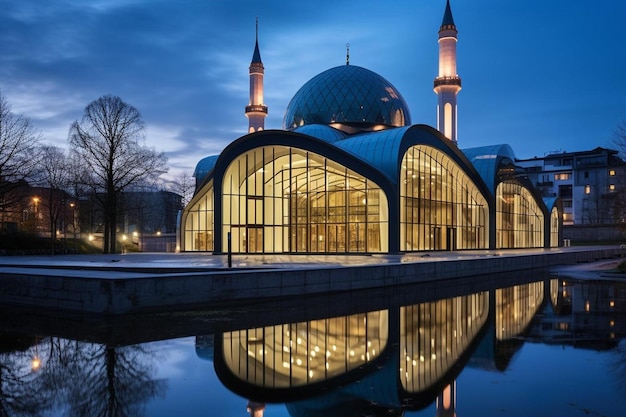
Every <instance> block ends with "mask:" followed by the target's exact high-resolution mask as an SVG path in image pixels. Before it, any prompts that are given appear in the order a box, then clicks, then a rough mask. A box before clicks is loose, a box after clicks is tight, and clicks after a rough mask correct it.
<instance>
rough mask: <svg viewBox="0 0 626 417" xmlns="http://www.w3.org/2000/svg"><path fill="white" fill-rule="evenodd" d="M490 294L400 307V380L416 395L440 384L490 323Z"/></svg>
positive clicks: (403, 385)
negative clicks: (488, 319)
mask: <svg viewBox="0 0 626 417" xmlns="http://www.w3.org/2000/svg"><path fill="white" fill-rule="evenodd" d="M488 316H489V293H488V292H486V291H485V292H480V293H477V294H471V295H465V296H461V297H454V298H448V299H445V300H439V301H434V302H428V303H422V304H414V305H409V306H404V307H400V349H399V350H400V352H401V353H400V358H399V359H400V368H401V369H402V370H403V372H400V381H401V383H402V388H403V389H404V390H406V391H407V392H412V393H417V392H420V391H424V390H426V389H428V388H430V387H432V386H433V385H435V384H437V383H440V382H441V381H442V379H443V378H444V376H445V375H446V374H448V373H449V372H450V369H452V368H453V367H454V366H456V365H458V361H459V358H460V357H461V356H462V355H463V353H465V352H466V351H467V349H469V347H470V345H471V344H472V342H473V341H474V340H475V339H476V337H477V336H478V335H479V333H480V330H481V329H482V328H483V326H484V325H485V323H487V318H488Z"/></svg>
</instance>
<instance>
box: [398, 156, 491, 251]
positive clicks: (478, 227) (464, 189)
mask: <svg viewBox="0 0 626 417" xmlns="http://www.w3.org/2000/svg"><path fill="white" fill-rule="evenodd" d="M488 245H489V231H488V206H487V201H486V200H485V198H484V196H483V195H482V194H481V193H480V191H479V190H478V188H477V187H476V185H475V184H474V183H473V182H472V180H471V179H470V178H469V177H468V176H467V175H466V174H465V173H464V172H463V170H462V169H461V168H460V167H459V166H458V165H457V164H456V163H455V162H454V161H453V160H452V159H451V158H450V157H448V156H447V155H446V154H445V153H443V152H441V151H439V150H437V149H435V148H432V147H429V146H424V145H418V146H412V147H411V148H409V150H408V151H407V152H406V153H405V154H404V158H403V159H402V169H401V171H400V249H401V250H404V251H413V250H437V249H447V250H455V249H477V248H487V247H488Z"/></svg>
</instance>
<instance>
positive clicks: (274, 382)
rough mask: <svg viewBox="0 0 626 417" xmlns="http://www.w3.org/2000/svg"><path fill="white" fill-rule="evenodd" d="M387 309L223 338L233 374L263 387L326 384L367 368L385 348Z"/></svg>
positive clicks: (226, 361)
mask: <svg viewBox="0 0 626 417" xmlns="http://www.w3.org/2000/svg"><path fill="white" fill-rule="evenodd" d="M388 321H389V314H388V312H387V310H381V311H372V312H368V313H363V314H354V315H350V316H342V317H334V318H327V319H322V320H313V321H306V322H299V323H290V324H280V325H276V326H267V327H260V328H255V329H247V330H238V331H233V332H228V333H224V335H223V345H222V346H223V352H224V361H225V363H226V365H227V366H228V368H229V369H230V370H231V372H232V373H233V375H235V376H237V377H238V378H239V379H241V380H243V381H246V382H248V383H250V384H253V385H256V386H261V387H265V388H292V387H300V386H305V385H308V384H314V383H318V382H323V381H327V380H329V379H331V378H334V377H338V376H341V375H344V374H346V373H348V372H350V371H352V370H354V369H358V368H361V367H363V366H364V365H366V364H368V363H370V362H371V361H373V360H374V359H376V358H377V357H378V356H380V354H381V352H382V351H383V350H384V349H385V347H386V346H387V343H388V337H389V336H388V328H389V323H388Z"/></svg>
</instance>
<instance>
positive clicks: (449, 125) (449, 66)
mask: <svg viewBox="0 0 626 417" xmlns="http://www.w3.org/2000/svg"><path fill="white" fill-rule="evenodd" d="M457 34H458V32H457V30H456V25H455V24H454V19H453V18H452V11H451V10H450V0H447V2H446V12H445V13H444V15H443V22H441V27H440V28H439V75H438V76H437V78H435V87H434V90H435V93H436V94H437V96H438V105H437V130H439V131H440V132H441V133H443V134H444V136H446V137H447V138H448V139H450V140H451V141H452V142H454V143H456V141H457V139H456V134H457V122H456V118H457V115H456V110H457V106H456V96H457V94H458V93H459V91H461V78H459V75H458V74H457V73H456V41H457V37H456V35H457Z"/></svg>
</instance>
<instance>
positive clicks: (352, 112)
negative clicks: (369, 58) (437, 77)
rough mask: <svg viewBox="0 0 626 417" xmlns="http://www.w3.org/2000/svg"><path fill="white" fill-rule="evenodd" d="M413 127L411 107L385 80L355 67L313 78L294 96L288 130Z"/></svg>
mask: <svg viewBox="0 0 626 417" xmlns="http://www.w3.org/2000/svg"><path fill="white" fill-rule="evenodd" d="M332 123H368V124H383V125H390V126H396V127H399V126H408V125H410V124H411V117H410V114H409V107H408V106H407V104H406V102H405V101H404V98H403V97H402V95H401V94H400V92H399V91H398V90H396V88H395V87H394V86H393V85H392V84H391V83H390V82H389V81H387V80H386V79H384V78H383V77H381V76H380V75H378V74H376V73H375V72H372V71H370V70H368V69H365V68H362V67H359V66H356V65H342V66H339V67H335V68H331V69H329V70H326V71H324V72H322V73H321V74H319V75H317V76H315V77H313V78H312V79H311V80H309V81H308V82H307V83H306V84H304V85H303V86H302V88H300V90H298V92H296V94H295V95H294V96H293V98H292V99H291V101H290V102H289V105H288V106H287V110H286V111H285V117H284V120H283V127H284V128H285V129H295V128H297V127H299V126H303V125H308V124H324V125H328V124H332Z"/></svg>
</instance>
